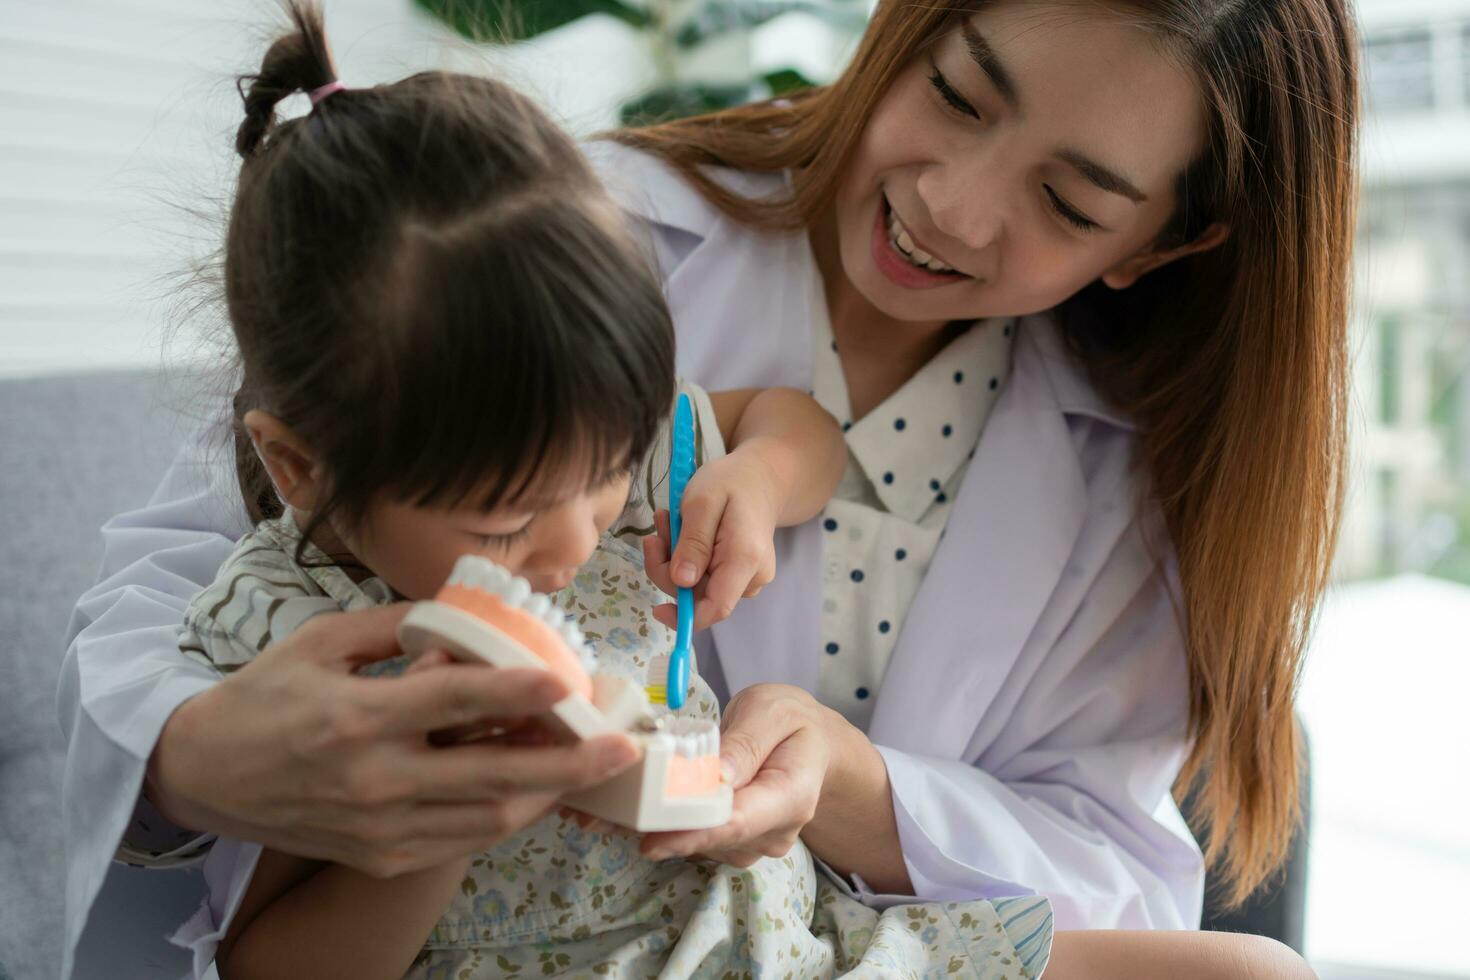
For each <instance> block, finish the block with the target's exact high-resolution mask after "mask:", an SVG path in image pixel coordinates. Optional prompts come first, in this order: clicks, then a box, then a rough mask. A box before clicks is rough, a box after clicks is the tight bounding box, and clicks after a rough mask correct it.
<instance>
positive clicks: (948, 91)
mask: <svg viewBox="0 0 1470 980" xmlns="http://www.w3.org/2000/svg"><path fill="white" fill-rule="evenodd" d="M930 64H931V65H933V68H934V72H933V74H931V75H930V76H929V84H930V85H933V86H934V91H936V92H938V93H939V97H940V98H942V99H943V100H944V101H945V102H948V103H949V106H950V108H951V109H954V110H955V111H956V112H961V113H964V114H965V115H967V116H970V117H972V118H974V119H979V118H980V113H978V112H976V111H975V107H974V106H972V105H970V103H968V102H966V101H965V99H964V96H962V95H960V93H958V92H956V91H955V90H954V88H953V87H952V86H951V85H950V84H949V82H948V80H946V79H945V77H944V74H943V73H942V72H940V70H939V66H938V65H934V64H933V63H932V62H931V63H930Z"/></svg>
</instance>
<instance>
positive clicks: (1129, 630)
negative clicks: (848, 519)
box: [60, 144, 1203, 963]
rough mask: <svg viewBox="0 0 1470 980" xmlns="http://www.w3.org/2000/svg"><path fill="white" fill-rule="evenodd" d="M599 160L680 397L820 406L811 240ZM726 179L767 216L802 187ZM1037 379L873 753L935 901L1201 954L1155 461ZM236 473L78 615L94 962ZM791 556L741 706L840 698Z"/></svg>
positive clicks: (723, 673) (154, 504)
mask: <svg viewBox="0 0 1470 980" xmlns="http://www.w3.org/2000/svg"><path fill="white" fill-rule="evenodd" d="M589 152H590V154H591V155H592V157H593V159H594V162H595V164H596V165H597V167H598V168H599V170H600V172H601V173H602V174H603V176H604V177H605V178H606V179H607V180H608V181H609V183H610V185H611V186H612V188H613V191H614V194H615V195H616V196H617V197H618V199H619V201H620V202H621V203H622V204H623V205H624V207H625V209H627V210H628V211H629V212H631V213H632V214H634V215H636V216H637V217H639V218H641V219H642V227H643V228H644V230H645V231H646V233H647V235H648V239H649V244H650V245H651V247H652V248H653V250H654V252H655V254H656V256H657V260H658V264H659V266H660V269H661V271H662V274H663V276H664V280H665V283H666V292H667V295H668V298H669V303H670V306H671V308H672V310H673V314H674V321H675V325H676V328H677V330H678V339H679V354H678V361H679V370H680V373H681V374H682V375H684V376H687V377H689V378H690V379H692V380H693V381H696V382H698V383H700V384H702V385H704V386H705V387H707V388H710V389H716V390H717V389H722V388H739V387H751V386H771V385H785V386H791V387H795V388H800V389H807V388H809V387H810V381H811V340H810V333H809V330H810V325H811V324H812V322H813V318H815V317H824V316H826V309H825V300H824V298H823V293H822V288H821V281H820V278H819V276H818V274H817V270H816V266H815V264H814V261H813V259H812V254H811V249H810V246H809V244H808V241H807V238H806V236H805V235H804V234H800V233H785V232H764V231H753V230H751V229H749V228H746V227H744V226H742V225H739V224H738V223H736V222H733V221H731V220H729V219H727V218H725V217H724V216H722V215H720V214H719V213H718V211H717V210H716V209H714V208H713V207H712V206H711V205H709V204H708V203H707V202H705V201H704V200H703V199H702V198H701V197H699V195H698V194H696V193H695V192H694V191H693V190H692V189H691V188H690V187H689V186H688V185H687V184H685V183H684V182H683V181H682V180H680V179H679V178H678V177H677V176H676V175H675V174H674V173H673V172H672V171H671V170H669V169H668V168H667V167H666V166H664V165H663V164H661V163H659V162H657V161H655V160H654V159H653V158H651V157H649V156H647V155H645V154H641V153H637V152H635V151H631V150H627V149H624V148H621V147H614V146H611V145H610V144H596V145H594V146H593V147H591V148H589ZM723 178H724V179H726V180H728V181H729V183H730V184H731V186H734V187H737V188H739V189H741V190H743V191H744V192H746V193H750V194H755V195H761V194H769V193H775V192H779V191H780V190H781V188H782V186H783V183H782V181H781V179H780V178H779V177H774V176H769V175H755V174H740V173H727V174H725V175H723ZM1014 358H1015V361H1014V365H1013V369H1012V375H1011V378H1010V380H1009V382H1008V383H1007V385H1006V386H1005V388H1004V391H1003V393H1002V395H1001V397H1000V399H999V401H998V402H997V403H996V404H995V406H994V409H993V410H992V413H991V416H990V419H989V421H988V422H987V424H986V428H985V431H984V433H983V434H982V436H981V439H980V442H979V444H978V446H977V448H976V452H975V456H974V459H973V461H972V462H971V464H970V472H969V473H968V474H967V476H966V478H965V481H964V485H963V487H962V489H961V492H960V495H959V498H958V499H957V500H956V502H955V507H954V510H953V513H952V514H951V516H950V519H949V524H948V528H947V531H946V534H945V537H944V540H943V541H942V542H941V543H940V546H939V549H938V551H937V552H936V554H935V557H934V560H933V564H932V565H931V566H930V570H929V574H928V576H927V578H926V579H925V582H924V585H923V587H922V588H921V589H920V591H919V593H918V596H917V598H916V599H915V601H914V604H913V606H912V607H911V609H910V611H909V615H908V616H907V618H906V620H905V622H904V625H903V629H902V632H901V635H900V636H899V637H898V640H897V643H896V645H895V648H894V651H893V656H892V659H891V661H890V663H889V666H888V670H887V673H886V675H885V677H884V678H883V683H882V685H881V686H880V688H879V690H878V692H877V694H876V705H875V708H874V714H873V719H872V724H871V726H870V729H869V732H868V734H869V736H870V737H871V739H872V740H873V742H874V744H875V745H877V746H878V747H879V749H880V751H881V753H882V755H883V758H884V760H885V762H886V763H887V766H888V773H889V779H890V782H891V784H892V788H893V805H894V810H895V812H896V814H897V817H898V828H899V835H900V839H901V842H902V846H903V852H904V859H905V862H906V864H907V866H908V871H909V874H910V877H911V879H912V882H913V885H914V889H915V892H916V894H917V895H918V896H919V897H920V898H923V899H927V900H938V901H949V900H957V899H964V898H974V897H1001V896H1007V895H1017V894H1028V893H1032V892H1037V893H1041V894H1044V895H1046V896H1048V897H1049V898H1050V899H1051V901H1052V903H1053V906H1054V908H1055V912H1056V925H1057V928H1059V929H1076V928H1083V927H1087V928H1194V927H1196V926H1197V925H1198V922H1199V916H1200V907H1201V901H1202V891H1203V868H1202V861H1201V858H1200V854H1199V850H1198V848H1197V847H1196V845H1195V843H1194V841H1193V839H1192V838H1191V837H1190V835H1189V832H1188V830H1187V829H1186V828H1185V826H1184V824H1183V821H1182V819H1181V818H1180V816H1179V813H1178V810H1177V809H1176V808H1175V806H1174V804H1173V802H1172V800H1171V798H1170V796H1169V790H1170V786H1171V784H1172V783H1173V780H1174V777H1175V775H1176V774H1177V772H1178V769H1179V766H1180V764H1181V762H1182V760H1183V758H1184V755H1185V753H1186V750H1187V742H1186V717H1187V696H1186V669H1185V659H1184V652H1183V640H1182V634H1181V630H1180V625H1179V623H1178V621H1177V618H1176V615H1175V612H1174V606H1173V603H1172V602H1171V598H1170V595H1171V589H1176V588H1177V583H1175V579H1174V575H1173V571H1172V566H1171V565H1170V563H1169V562H1168V560H1167V556H1166V558H1165V561H1164V562H1163V563H1162V565H1161V564H1160V563H1159V562H1157V561H1155V559H1154V558H1153V557H1152V554H1151V552H1150V551H1149V549H1148V548H1147V547H1146V546H1145V543H1144V537H1145V534H1144V528H1145V525H1147V527H1148V531H1149V534H1151V535H1156V536H1158V537H1159V538H1160V539H1162V535H1161V533H1160V531H1159V517H1158V514H1157V513H1156V512H1154V511H1152V510H1148V511H1146V512H1145V514H1144V515H1143V516H1142V517H1141V518H1140V516H1139V515H1138V513H1137V510H1136V508H1135V506H1134V504H1135V497H1136V488H1137V475H1136V473H1135V472H1134V470H1133V468H1132V462H1133V455H1134V450H1135V445H1136V440H1135V434H1134V432H1133V429H1132V426H1131V425H1130V423H1129V421H1128V420H1127V419H1126V418H1125V417H1122V416H1120V415H1119V414H1118V413H1116V412H1115V411H1113V410H1111V409H1110V408H1109V407H1108V406H1107V405H1106V404H1104V402H1103V401H1102V400H1101V398H1100V397H1099V396H1098V394H1097V393H1096V392H1095V391H1094V389H1093V388H1092V386H1091V385H1090V384H1089V383H1088V381H1087V380H1086V378H1085V376H1084V375H1083V374H1082V373H1081V371H1080V370H1079V368H1078V367H1077V366H1076V365H1075V364H1074V363H1073V362H1072V361H1071V360H1070V359H1069V358H1068V356H1067V355H1066V354H1065V353H1064V350H1063V348H1062V344H1061V339H1060V337H1059V335H1058V333H1057V329H1056V327H1055V324H1054V323H1053V321H1052V320H1051V318H1049V317H1047V316H1033V317H1027V318H1024V319H1023V320H1022V321H1021V322H1020V325H1019V327H1018V330H1017V338H1016V345H1015V354H1014ZM225 463H227V460H226V459H224V458H223V457H219V456H218V455H216V458H215V460H214V461H213V462H212V463H210V462H201V460H200V457H199V453H198V451H197V450H186V451H185V453H184V454H183V455H181V457H180V459H179V461H177V462H176V463H175V465H174V467H173V469H171V470H170V472H169V474H168V475H167V476H166V477H165V479H164V482H163V485H162V486H161V487H160V489H159V492H158V493H157V494H156V495H155V497H154V499H153V501H151V502H150V504H149V505H148V506H147V507H146V508H144V509H143V510H140V511H137V512H134V513H131V514H125V515H122V516H120V517H117V518H114V519H113V520H112V521H110V522H109V523H108V525H107V526H106V527H105V528H104V530H103V534H104V538H105V544H106V547H105V557H104V561H103V569H102V580H101V581H100V582H99V583H98V585H96V586H95V587H93V588H92V589H91V590H90V591H89V592H87V593H86V594H85V595H84V596H83V597H82V599H81V600H80V601H79V603H78V606H77V610H76V614H75V617H74V619H73V624H72V635H73V637H74V639H73V640H72V643H71V647H70V649H69V650H68V653H67V658H66V661H65V664H64V666H63V671H62V682H61V690H60V713H61V718H62V725H63V728H64V730H65V731H66V732H67V733H68V736H69V740H70V746H69V754H68V760H67V770H66V775H65V780H64V793H65V797H66V812H67V814H68V825H67V828H66V831H67V838H68V842H69V851H68V865H69V866H68V870H67V903H66V913H67V934H66V937H65V948H66V949H67V951H68V953H67V957H68V959H67V962H68V963H70V961H71V951H72V949H73V947H74V946H75V943H76V941H77V939H78V937H79V936H80V934H81V931H82V927H83V925H84V924H85V923H86V920H87V916H88V915H89V912H91V914H102V915H108V916H117V915H120V914H126V910H124V909H106V910H100V909H99V910H96V911H92V908H91V907H92V905H93V902H94V899H95V897H96V895H97V893H98V890H99V888H100V886H101V883H102V881H103V878H104V877H105V875H106V874H107V872H108V870H109V863H108V861H109V857H110V855H111V854H112V851H113V849H114V847H115V846H116V844H117V842H118V840H119V838H120V836H121V834H122V830H123V828H124V827H125V826H126V823H127V821H128V819H129V816H130V814H131V812H132V807H133V802H134V800H135V798H136V796H137V793H138V790H139V787H140V786H141V782H142V777H143V771H144V767H145V764H146V760H147V758H148V756H149V754H150V753H151V751H152V748H153V745H154V744H155V742H156V740H157V737H158V733H159V731H160V729H161V728H162V725H163V722H164V721H165V719H166V718H167V717H168V715H169V713H170V712H171V711H172V710H173V709H174V708H175V707H176V706H177V705H178V704H180V703H181V702H182V701H183V700H185V699H186V698H188V697H190V696H191V695H193V694H195V693H198V692H199V691H200V690H202V689H203V688H205V687H206V686H207V685H209V684H210V683H212V682H213V681H214V678H213V677H211V676H210V675H209V672H208V671H207V670H206V669H205V668H203V667H201V666H199V665H198V664H195V663H194V662H193V661H190V660H188V659H187V658H185V657H183V656H182V655H181V654H179V653H178V650H177V646H176V633H177V628H178V624H179V622H180V620H181V616H182V612H183V608H184V606H185V604H186V603H187V601H188V599H189V598H190V597H191V596H192V595H193V593H194V592H195V591H197V590H198V589H199V588H201V587H202V586H203V585H205V584H207V583H208V582H209V581H211V579H212V578H213V576H214V573H215V571H216V570H217V568H218V566H219V564H220V562H222V561H223V560H224V558H225V557H226V556H227V555H228V554H229V551H230V548H231V546H232V542H233V540H234V539H235V538H237V537H238V536H239V535H240V534H242V533H244V531H245V530H247V527H246V523H245V518H244V512H243V509H242V508H241V506H240V505H239V503H238V502H237V500H236V498H238V491H237V490H236V489H235V486H234V483H233V475H232V473H231V472H230V470H229V467H228V466H227V465H224V464H225ZM777 545H778V547H777V557H778V580H777V585H776V586H775V587H773V588H767V589H765V590H764V591H763V592H762V593H761V595H760V596H759V597H757V598H756V599H752V600H746V601H745V602H743V603H741V604H740V606H739V607H738V608H737V610H736V612H735V614H734V615H733V616H732V617H731V618H730V619H729V620H727V621H726V622H724V623H721V624H719V625H717V626H715V627H714V628H713V629H712V630H711V631H709V632H708V633H706V634H704V635H703V636H701V637H700V638H699V641H698V652H699V663H700V666H701V669H702V671H703V672H704V673H705V674H706V676H707V677H708V678H709V680H710V682H711V683H712V684H713V685H714V686H715V688H716V690H717V691H719V692H720V693H721V694H722V696H723V695H724V694H725V693H726V692H729V691H737V690H740V689H742V688H744V687H746V686H749V685H751V684H756V683H761V682H766V681H775V682H785V683H791V684H797V685H799V686H801V687H804V688H806V689H808V690H815V689H816V686H817V672H818V669H819V657H820V651H821V644H820V636H819V630H818V624H819V620H820V604H821V594H820V593H821V584H822V581H823V576H822V561H823V555H822V547H823V546H822V534H821V532H820V530H819V529H818V526H817V523H816V522H809V523H808V524H806V525H803V526H801V527H798V528H794V529H791V530H789V531H785V532H782V534H781V535H780V537H779V539H778V542H777ZM157 873H158V874H168V872H157ZM195 887H197V886H195ZM857 893H858V895H859V897H860V898H862V899H863V900H864V901H867V902H869V903H871V904H874V905H880V906H881V905H884V904H888V903H890V902H892V901H894V900H899V899H901V898H902V897H901V896H882V895H874V894H872V893H871V892H869V891H867V890H866V888H864V887H863V886H862V883H861V882H858V883H857ZM160 942H162V938H161V937H160Z"/></svg>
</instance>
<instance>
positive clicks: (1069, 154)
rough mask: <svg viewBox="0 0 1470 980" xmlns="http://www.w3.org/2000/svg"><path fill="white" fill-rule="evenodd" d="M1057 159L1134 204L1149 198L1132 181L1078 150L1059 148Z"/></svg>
mask: <svg viewBox="0 0 1470 980" xmlns="http://www.w3.org/2000/svg"><path fill="white" fill-rule="evenodd" d="M1057 159H1058V160H1061V161H1062V162H1064V163H1068V164H1071V165H1072V167H1074V168H1075V169H1076V170H1077V172H1078V173H1080V174H1081V175H1082V176H1083V177H1086V178H1087V179H1088V181H1090V182H1091V183H1093V184H1094V185H1096V186H1098V187H1101V188H1102V189H1103V190H1105V191H1107V192H1108V193H1110V194H1121V195H1123V196H1124V197H1126V198H1128V200H1130V201H1132V202H1133V203H1134V204H1142V203H1143V202H1144V201H1147V200H1148V195H1147V194H1145V193H1144V192H1143V191H1141V190H1139V189H1138V188H1137V187H1135V186H1134V185H1133V183H1132V181H1130V180H1128V179H1127V178H1126V177H1124V176H1122V175H1121V174H1119V173H1117V172H1116V171H1113V170H1109V169H1108V168H1107V167H1104V166H1103V165H1102V164H1100V163H1098V162H1097V161H1096V160H1093V159H1092V158H1090V157H1086V156H1083V155H1082V154H1081V153H1078V152H1077V151H1076V150H1067V149H1063V150H1058V151H1057Z"/></svg>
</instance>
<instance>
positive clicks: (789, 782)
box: [642, 684, 832, 868]
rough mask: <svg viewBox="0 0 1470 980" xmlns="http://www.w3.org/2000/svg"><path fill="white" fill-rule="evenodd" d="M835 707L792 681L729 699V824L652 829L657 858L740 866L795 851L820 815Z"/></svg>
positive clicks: (724, 756)
mask: <svg viewBox="0 0 1470 980" xmlns="http://www.w3.org/2000/svg"><path fill="white" fill-rule="evenodd" d="M831 715H832V712H831V710H830V709H828V708H825V707H823V706H822V705H821V704H820V703H818V702H817V700H816V699H815V698H813V697H812V696H811V695H810V694H808V693H807V692H806V691H804V690H802V689H801V688H799V687H792V686H790V685H787V684H756V685H754V686H752V687H748V688H746V689H745V690H743V691H741V692H740V693H739V694H736V695H735V696H734V697H733V698H731V699H730V704H729V705H728V706H727V707H726V709H725V717H724V719H723V721H722V723H721V729H722V731H721V733H720V761H721V765H722V767H723V768H724V770H725V775H726V778H727V779H728V781H729V782H730V784H731V786H732V787H733V788H734V790H735V809H734V811H733V813H732V814H731V817H730V820H729V822H728V823H726V824H725V825H724V826H722V827H715V828H713V829H711V830H681V831H669V832H663V833H655V834H648V835H647V836H646V837H645V838H644V840H643V845H642V851H643V854H644V855H645V856H647V857H649V858H653V859H655V860H657V859H662V858H666V857H675V856H684V857H687V856H692V855H696V854H697V855H702V856H704V857H706V858H709V859H711V860H715V861H720V862H722V863H724V864H733V865H735V866H736V867H741V868H745V867H749V866H750V865H752V864H754V863H755V862H756V861H758V860H760V859H761V858H762V857H780V856H782V855H784V854H785V853H786V852H787V851H789V850H791V847H792V845H794V844H795V843H796V839H797V837H799V836H800V835H801V832H802V828H804V827H805V826H806V825H807V824H808V823H809V822H810V821H811V820H812V818H813V817H814V816H815V815H816V812H817V802H818V800H819V799H820V798H821V796H822V785H823V783H824V782H825V780H826V778H827V770H828V767H829V765H830V763H831V757H832V748H831V736H830V735H829V731H830V729H829V727H828V726H829V724H830V723H831V718H830V716H831Z"/></svg>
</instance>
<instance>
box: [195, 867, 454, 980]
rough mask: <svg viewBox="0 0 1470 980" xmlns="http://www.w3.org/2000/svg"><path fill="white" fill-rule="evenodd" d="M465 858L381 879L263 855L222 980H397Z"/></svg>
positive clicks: (224, 948)
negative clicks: (335, 979) (333, 979)
mask: <svg viewBox="0 0 1470 980" xmlns="http://www.w3.org/2000/svg"><path fill="white" fill-rule="evenodd" d="M469 860H470V858H469V856H468V855H466V856H464V857H460V858H454V859H451V860H449V861H447V862H445V863H443V864H440V865H437V866H435V867H431V868H425V869H423V870H422V871H415V872H412V873H409V874H404V875H399V876H398V877H396V878H386V879H385V878H374V877H371V876H369V875H365V874H363V873H362V872H360V871H354V870H352V869H351V868H347V867H343V866H342V865H340V864H328V865H322V864H321V863H320V862H316V861H307V860H303V859H301V858H295V857H291V856H290V855H286V854H280V853H278V852H276V851H270V850H267V851H264V852H263V853H262V854H261V856H260V861H259V863H258V864H257V865H256V866H255V874H254V876H253V877H252V878H251V881H250V887H249V889H248V890H247V891H246V893H245V897H244V898H243V899H242V900H241V903H240V907H239V908H238V909H237V910H236V912H235V916H234V918H233V919H232V920H231V922H230V928H229V931H228V932H227V933H226V935H225V938H224V940H223V941H222V942H221V943H220V948H219V953H218V956H217V958H216V962H217V964H218V966H219V973H220V977H221V980H252V978H260V980H283V978H291V977H310V978H312V980H317V978H327V977H344V978H351V980H374V978H378V977H381V978H383V980H393V978H396V977H401V976H403V975H404V974H405V973H407V972H408V969H409V967H410V966H411V965H412V964H413V960H414V957H415V956H417V955H418V953H419V950H420V949H422V948H423V945H424V940H425V938H427V937H428V935H429V933H430V931H431V930H432V929H433V928H434V924H435V923H436V922H437V921H438V920H439V917H440V916H441V915H442V914H443V912H444V909H445V908H446V907H448V905H449V902H450V900H451V899H452V898H453V897H454V893H455V891H456V890H457V889H458V888H459V885H460V882H461V881H462V880H463V879H464V873H465V869H466V867H467V866H468V864H469Z"/></svg>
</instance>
